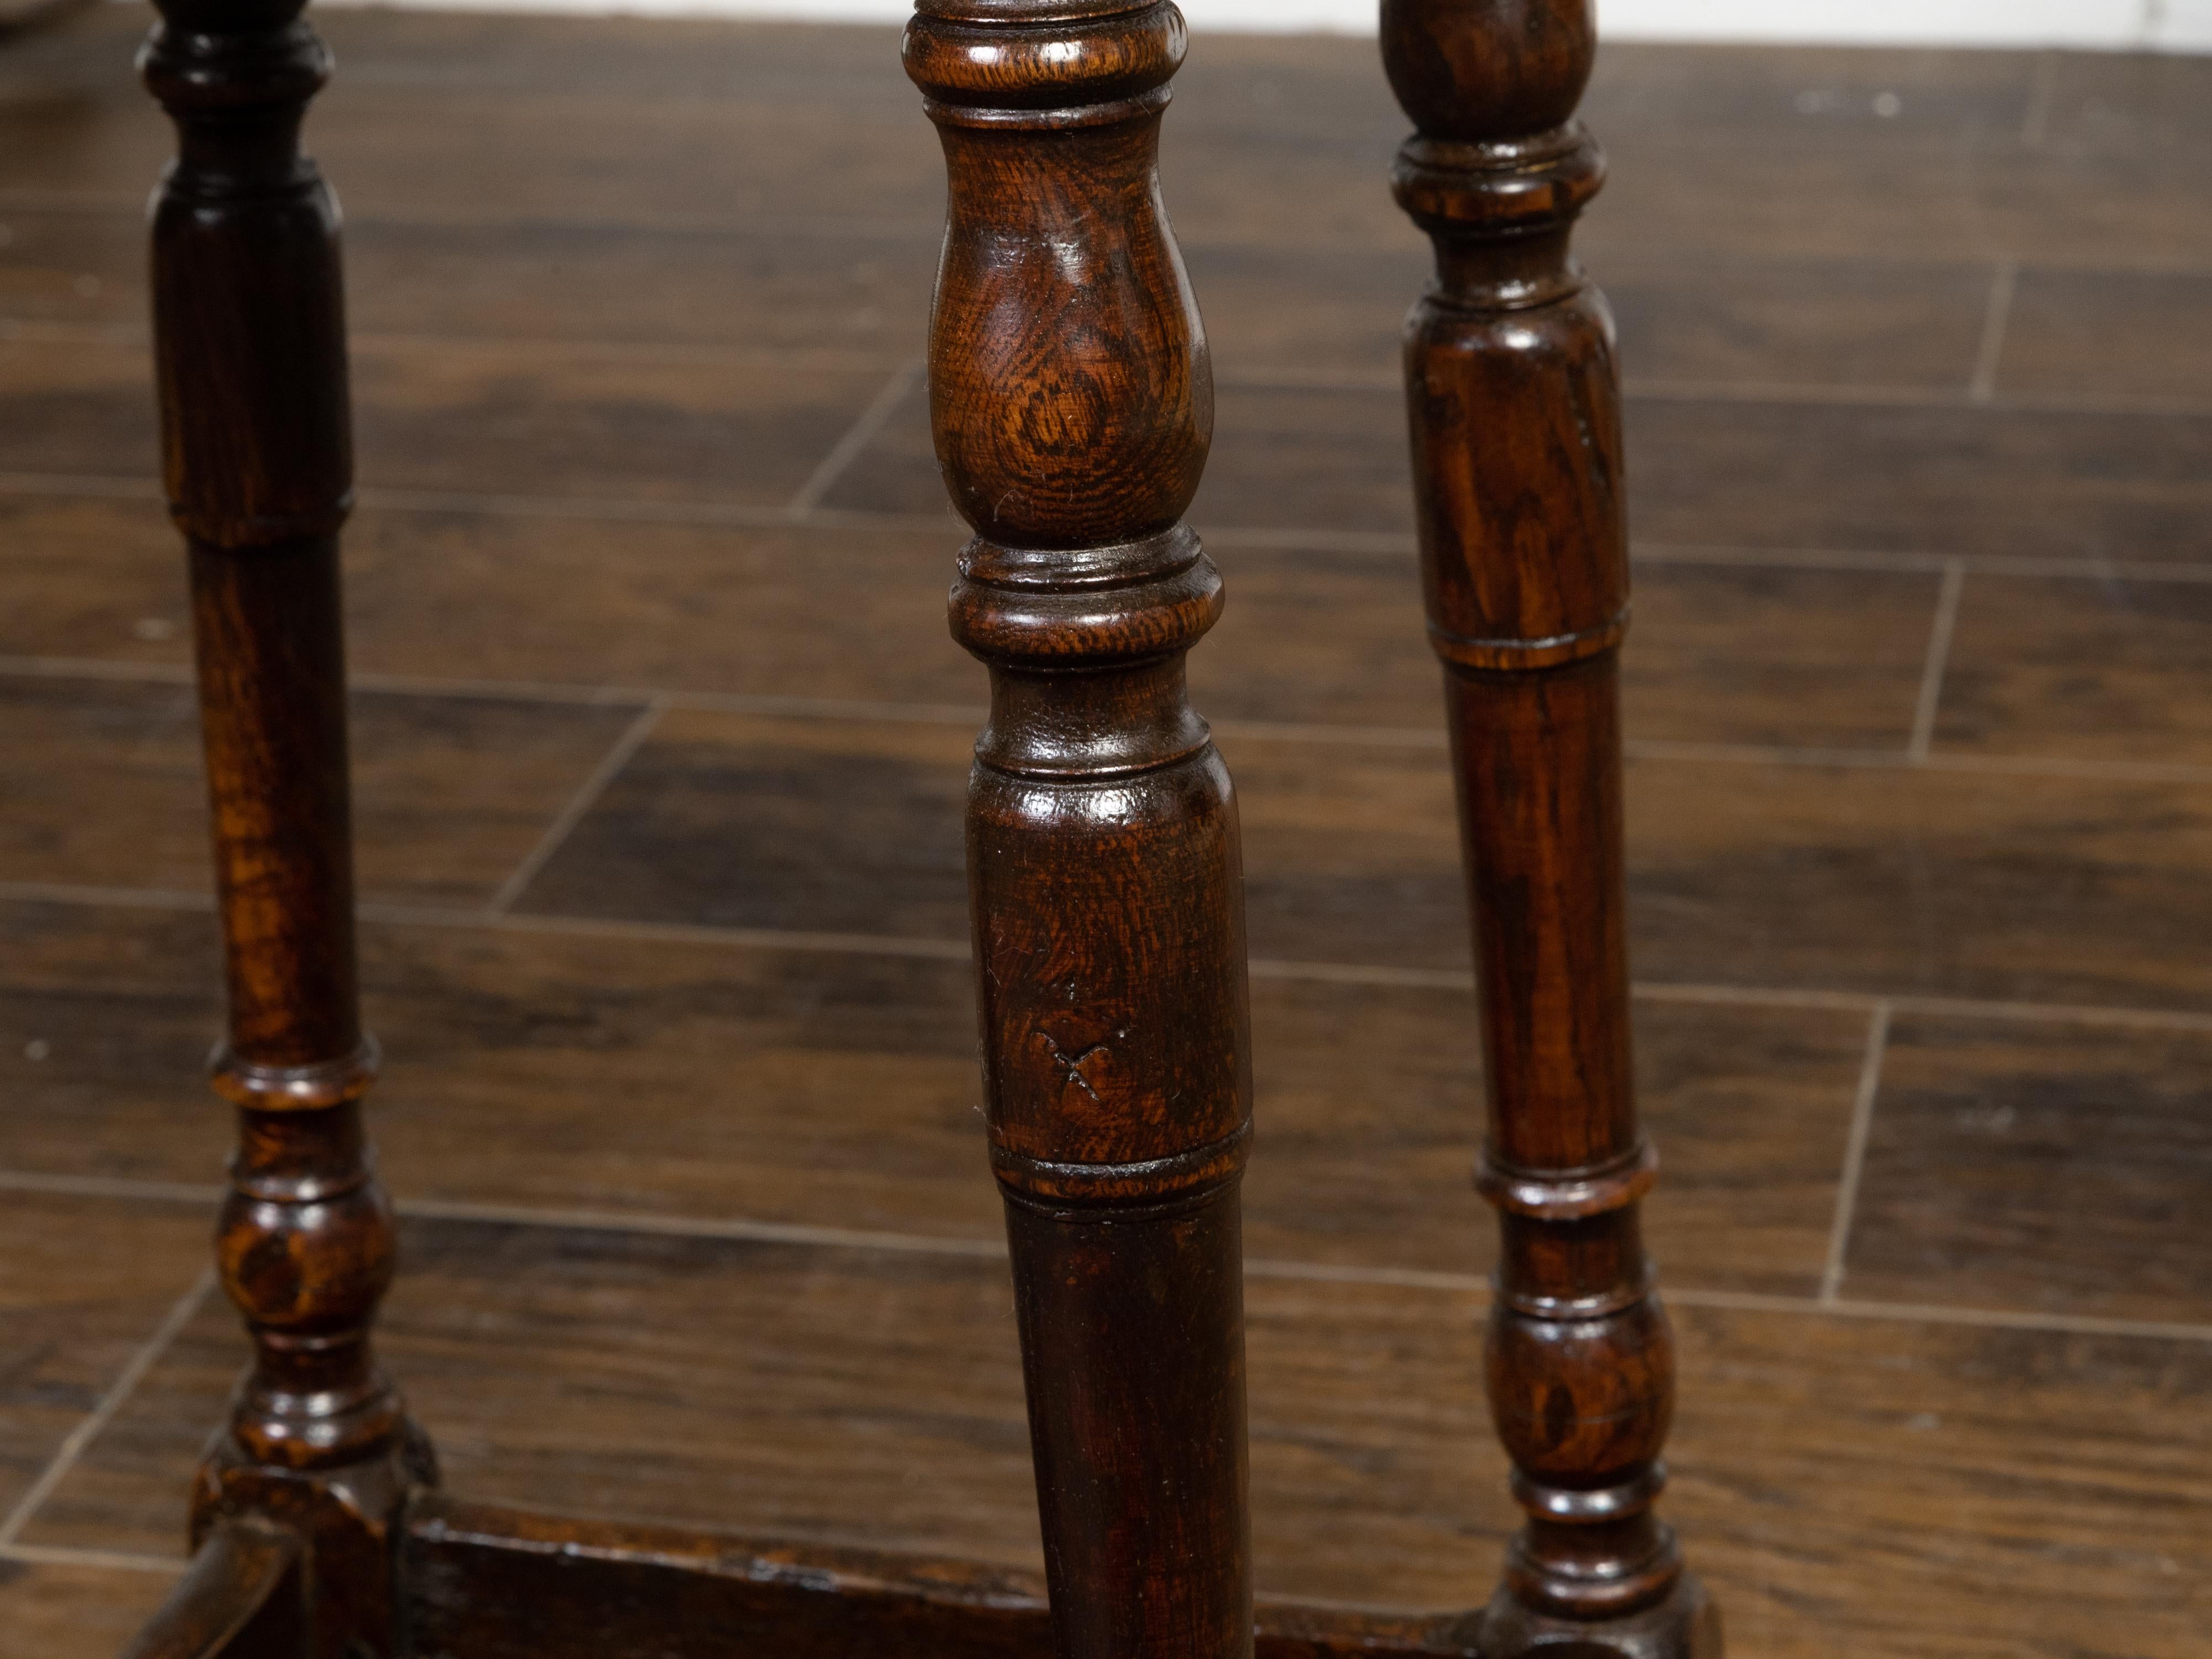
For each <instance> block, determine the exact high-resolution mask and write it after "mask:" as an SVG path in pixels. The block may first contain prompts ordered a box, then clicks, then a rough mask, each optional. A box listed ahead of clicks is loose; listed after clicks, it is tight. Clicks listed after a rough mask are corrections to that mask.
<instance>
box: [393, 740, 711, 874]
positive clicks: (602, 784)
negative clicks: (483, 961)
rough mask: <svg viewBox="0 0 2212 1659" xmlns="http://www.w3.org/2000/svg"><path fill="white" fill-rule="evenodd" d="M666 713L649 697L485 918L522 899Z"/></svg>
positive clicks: (518, 868) (515, 868)
mask: <svg viewBox="0 0 2212 1659" xmlns="http://www.w3.org/2000/svg"><path fill="white" fill-rule="evenodd" d="M667 710H668V700H667V698H665V697H658V696H657V697H655V698H653V701H652V702H648V703H647V704H646V706H645V708H644V711H643V712H642V713H641V714H639V715H638V717H637V718H636V719H635V720H632V721H631V722H630V723H629V727H628V728H627V729H626V730H625V731H624V732H623V734H622V736H621V737H619V738H616V739H615V744H614V747H613V748H611V749H610V750H607V752H606V754H605V756H604V757H602V758H601V759H600V761H599V764H598V765H597V766H595V767H593V768H592V775H591V776H589V777H587V778H586V779H585V780H584V785H583V787H582V788H580V789H579V790H577V791H576V793H575V794H574V796H573V797H572V798H571V799H570V800H569V802H568V805H566V806H564V807H562V809H561V815H560V816H559V817H556V818H555V819H554V820H553V822H552V823H550V824H549V825H547V826H546V830H545V833H544V835H543V836H539V837H538V844H537V845H536V846H535V847H533V848H531V849H530V852H529V854H528V856H526V858H525V859H524V860H522V862H521V863H520V864H519V865H517V866H515V867H514V871H513V874H511V875H509V876H508V877H507V879H506V880H505V881H503V882H501V884H499V890H498V891H497V892H495V893H494V894H493V895H492V896H491V900H490V902H489V903H488V904H487V905H486V906H485V907H484V908H485V909H486V911H487V912H488V913H489V915H495V916H498V915H505V914H506V913H507V909H508V908H509V907H510V906H512V905H513V902H515V900H516V899H518V898H520V897H521V896H522V891H523V890H524V889H525V888H526V887H527V886H529V885H530V884H531V883H532V881H533V880H535V879H536V878H537V876H538V872H539V871H541V870H543V869H544V867H545V865H546V861H547V860H549V859H550V858H551V857H552V856H553V854H555V853H556V852H557V851H559V850H560V847H561V843H562V842H565V841H566V840H568V836H569V832H570V831H572V830H574V829H575V827H576V826H577V825H578V824H579V823H582V822H583V818H584V814H585V813H586V812H588V811H591V810H592V806H593V805H595V804H596V803H597V802H598V800H599V797H600V795H601V794H603V793H605V790H606V787H607V786H608V785H609V784H611V783H612V782H613V781H614V780H615V775H616V774H617V773H618V772H620V771H621V770H622V769H623V767H625V766H627V765H629V759H630V757H631V756H633V755H635V754H636V753H637V751H638V749H639V747H640V745H641V744H643V743H644V742H645V740H646V739H647V738H649V737H651V736H652V735H653V727H654V726H658V725H659V723H660V717H661V715H662V714H665V713H666V712H667ZM364 908H366V907H364Z"/></svg>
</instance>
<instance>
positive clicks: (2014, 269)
mask: <svg viewBox="0 0 2212 1659" xmlns="http://www.w3.org/2000/svg"><path fill="white" fill-rule="evenodd" d="M2019 285H2020V261H2018V260H2017V259H2015V258H2011V257H2009V256H2007V257H2006V258H2002V259H1999V260H1998V261H1997V264H1996V270H1995V271H1994V272H1993V273H1992V274H1991V276H1990V302H1989V309H1988V311H1987V312H1986V313H1984V315H1983V318H1982V343H1981V345H1980V347H1979V348H1978V349H1977V350H1976V351H1975V353H1974V371H1973V374H1972V376H1971V377H1970V378H1969V379H1968V380H1967V382H1966V401H1967V402H1968V403H1971V404H1983V405H1987V404H1991V403H1994V402H1995V401H1996V395H1997V363H1998V361H1999V360H2000V359H2001V358H2002V356H2004V343H2005V329H2006V326H2007V325H2008V324H2009V323H2010V322H2011V321H2012V298H2013V292H2014V290H2015V289H2017V288H2018V287H2019Z"/></svg>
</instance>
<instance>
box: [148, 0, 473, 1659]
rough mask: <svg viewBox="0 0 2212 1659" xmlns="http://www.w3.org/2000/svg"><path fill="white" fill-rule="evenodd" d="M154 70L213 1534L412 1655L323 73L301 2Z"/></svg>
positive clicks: (323, 1639) (352, 1632)
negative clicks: (282, 1564) (219, 1203)
mask: <svg viewBox="0 0 2212 1659" xmlns="http://www.w3.org/2000/svg"><path fill="white" fill-rule="evenodd" d="M161 10H162V19H161V22H160V23H159V24H157V25H156V26H155V29H154V32H153V34H152V36H151V38H150V39H149V41H148V42H147V45H146V48H145V50H144V52H143V53H142V55H141V58H140V67H141V69H142V70H143V73H144V75H145V79H146V84H147V86H148V87H149V88H150V89H151V90H152V91H153V93H154V94H155V97H157V98H158V99H160V100H161V103H162V105H163V106H164V107H165V108H166V109H167V111H168V112H169V114H170V115H171V117H172V118H173V119H174V120H175V122H176V126H177V133H178V141H179V143H178V156H177V160H176V162H175V163H174V165H173V166H172V167H170V169H169V171H168V173H167V176H166V178H165V179H163V181H162V185H161V193H160V196H159V197H158V199H157V201H156V204H155V214H154V273H153V283H154V321H155V355H156V362H157V368H158V374H159V379H160V386H161V428H162V451H163V463H164V470H165V472H166V475H167V487H168V494H169V498H170V502H171V510H172V513H173V516H174V517H175V519H176V521H177V524H178V526H179V528H180V529H181V530H182V531H183V532H184V533H185V539H186V542H187V544H189V547H190V550H191V586H192V603H193V616H194V626H195V629H196V635H197V649H198V659H199V678H200V706H201V717H202V721H203V724H204V728H205V735H206V744H207V764H208V785H209V793H210V798H211V800H212V804H213V807H214V823H215V859H216V879H217V888H218V893H219V896H220V902H221V908H222V933H223V945H224V957H225V967H226V972H227V975H228V987H229V994H230V1023H229V1035H228V1040H227V1041H226V1042H224V1043H223V1044H222V1046H221V1048H219V1049H218V1050H217V1052H216V1060H215V1086H216V1091H217V1092H218V1093H220V1094H222V1096H223V1097H225V1098H227V1099H228V1100H230V1101H232V1102H233V1103H235V1104H236V1106H237V1107H238V1109H239V1114H240V1140H239V1150H238V1152H237V1155H236V1157H235V1158H234V1159H233V1161H232V1164H231V1182H232V1188H233V1190H232V1194H231V1197H230V1200H229V1201H228V1203H227V1204H226V1205H225V1206H224V1208H223V1212H222V1221H221V1224H220V1229H219V1236H218V1239H217V1255H218V1260H219V1261H220V1263H221V1267H222V1279H223V1284H224V1286H225V1288H226V1289H227V1290H228V1291H229V1293H230V1296H231V1299H232V1300H233V1301H234V1302H235V1303H236V1304H238V1306H239V1308H240V1310H241V1311H242V1312H243V1313H244V1314H245V1316H246V1325H247V1328H249V1330H250V1331H251V1332H252V1337H253V1345H254V1357H253V1361H252V1365H251V1367H250V1368H249V1370H247V1372H246V1376H245V1377H244V1379H243V1380H242V1381H241V1383H240V1385H239V1389H238V1393H237V1395H236V1397H235V1399H234V1401H233V1405H232V1411H231V1419H230V1423H229V1425H228V1428H227V1429H226V1430H225V1431H222V1433H221V1434H219V1435H218V1437H216V1442H215V1443H214V1444H213V1445H212V1446H211V1447H210V1450H209V1454H208V1457H207V1461H206V1462H205V1463H204V1465H203V1467H202V1468H201V1471H200V1476H199V1480H198V1485H197V1494H196V1499H195V1505H194V1513H193V1522H192V1525H193V1533H194V1536H195V1538H196V1539H197V1538H200V1537H204V1536H205V1535H206V1534H207V1533H208V1531H209V1529H210V1528H211V1527H213V1526H214V1525H215V1524H216V1522H218V1521H220V1520H222V1519H223V1518H224V1517H226V1516H260V1517H263V1518H265V1519H273V1520H275V1521H276V1522H280V1523H281V1524H283V1525H284V1526H285V1527H287V1528H290V1529H291V1530H293V1531H295V1532H297V1533H299V1534H302V1535H303V1536H304V1537H305V1538H306V1539H307V1543H308V1551H309V1558H310V1560H311V1563H312V1569H313V1591H312V1594H311V1595H310V1598H309V1603H310V1607H311V1609H312V1618H311V1629H310V1632H309V1647H308V1651H309V1653H310V1654H312V1655H314V1656H319V1659H320V1656H330V1659H335V1656H338V1655H341V1654H344V1655H349V1656H351V1655H357V1654H364V1653H365V1654H369V1655H378V1656H381V1655H385V1654H387V1653H389V1652H390V1651H391V1650H392V1608H391V1562H392V1553H393V1546H392V1539H391V1537H390V1528H391V1527H392V1522H393V1521H394V1519H395V1516H396V1515H397V1512H398V1506H399V1504H400V1502H401V1500H402V1498H403V1496H404V1492H405V1490H406V1488H407V1486H408V1485H409V1484H410V1482H411V1481H417V1480H421V1481H427V1480H430V1479H432V1478H433V1477H432V1468H431V1463H430V1456H429V1449H428V1444H427V1443H425V1442H423V1441H422V1439H421V1438H420V1437H419V1436H418V1435H416V1433H415V1432H414V1431H412V1429H411V1428H410V1425H408V1423H407V1421H406V1419H405V1416H404V1412H403V1410H402V1407H401V1404H400V1401H399V1397H398V1394H397V1393H396V1392H395V1391H394V1389H392V1385H391V1383H390V1382H389V1381H388V1380H387V1379H386V1377H385V1376H384V1374H383V1373H382V1371H380V1370H379V1369H378V1368H377V1365H376V1364H375V1362H374V1359H373V1358H371V1356H370V1352H369V1340H368V1328H369V1324H370V1322H371V1320H372V1319H373V1318H374V1315H375V1310H376V1305H377V1303H378V1301H379V1299H380V1297H382V1295H383V1293H384V1290H385V1286H386V1283H387V1282H388V1281H389V1279H390V1278H391V1273H392V1247H393V1230H392V1213H391V1209H390V1206H389V1205H388V1204H387V1203H386V1199H385V1196H384V1193H383V1190H382V1188H380V1187H379V1186H378V1184H377V1182H376V1179H375V1176H374V1163H373V1159H372V1156H371V1154H370V1152H369V1150H368V1146H367V1143H366V1141H365V1139H364V1138H363V1134H362V1121H361V1105H360V1101H361V1097H362V1093H363V1091H365V1090H366V1089H367V1088H368V1085H369V1082H370V1079H372V1077H373V1076H374V1072H375V1062H376V1051H375V1048H374V1044H373V1043H372V1042H370V1041H369V1040H368V1038H367V1037H366V1036H364V1035H363V1034H362V1029H361V1021H360V1012H359V1006H358V999H357V997H356V989H355V980H354V938H353V870H352V862H353V854H352V841H351V829H350V825H349V813H348V804H347V765H346V726H345V669H344V661H343V648H342V644H341V640H340V632H339V619H338V549H337V532H338V528H339V526H340V525H341V524H342V523H343V520H344V519H345V516H346V513H347V510H348V507H349V505H350V502H351V466H352V462H351V456H350V453H349V438H348V417H347V398H346V366H345V344H344V325H343V307H342V304H341V300H340V293H339V283H338V252H337V204H335V203H334V202H333V201H332V199H331V194H330V192H329V191H328V190H327V189H326V188H325V186H324V185H323V182H322V179H321V178H320V176H319V174H318V173H317V172H316V171H315V168H314V165H313V162H311V161H307V159H306V158H305V157H304V156H302V155H301V154H300V150H299V144H298V133H299V126H300V121H301V115H302V113H303V112H304V111H305V108H306V106H307V100H308V99H309V98H310V97H311V96H312V95H313V94H314V92H315V90H316V89H317V88H319V87H320V86H321V84H322V82H323V80H324V77H325V75H326V73H327V71H328V58H327V54H326V53H325V52H324V49H323V47H322V45H321V43H320V42H319V40H316V38H315V36H314V33H313V31H312V30H311V29H309V27H307V24H306V23H305V22H304V21H301V20H300V18H299V10H300V7H299V4H298V3H297V0H275V3H273V4H271V3H259V0H163V3H162V7H161Z"/></svg>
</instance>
